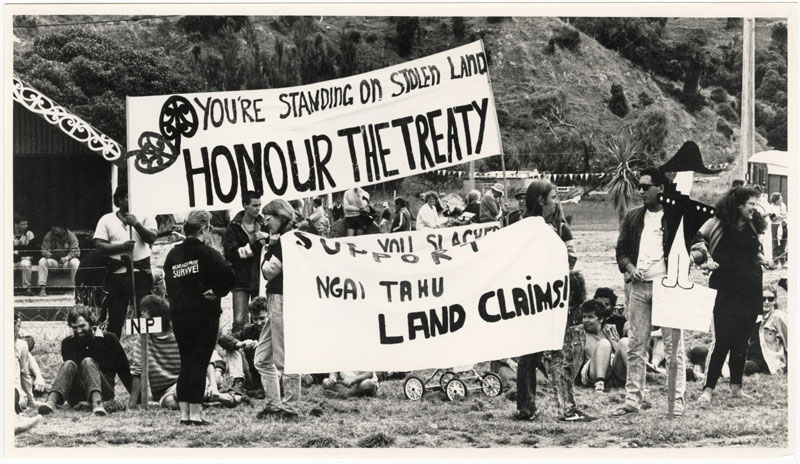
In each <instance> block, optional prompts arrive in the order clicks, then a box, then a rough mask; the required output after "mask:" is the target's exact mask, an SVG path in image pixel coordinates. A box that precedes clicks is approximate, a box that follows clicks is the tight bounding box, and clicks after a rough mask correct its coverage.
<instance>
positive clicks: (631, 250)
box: [617, 206, 669, 280]
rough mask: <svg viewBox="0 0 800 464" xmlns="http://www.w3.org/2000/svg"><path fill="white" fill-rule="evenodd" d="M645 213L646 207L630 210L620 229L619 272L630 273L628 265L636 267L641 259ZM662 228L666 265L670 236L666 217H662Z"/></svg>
mask: <svg viewBox="0 0 800 464" xmlns="http://www.w3.org/2000/svg"><path fill="white" fill-rule="evenodd" d="M644 212H645V207H644V206H639V207H638V208H633V209H630V210H628V212H627V213H625V219H623V221H622V225H621V226H620V228H619V238H618V239H617V267H619V271H620V272H622V273H627V272H628V270H627V269H626V266H627V265H628V264H633V265H634V266H636V263H637V261H638V259H639V242H641V240H642V229H644ZM661 227H662V228H663V229H664V234H663V239H662V243H661V245H662V247H663V249H664V262H665V263H666V261H667V256H669V245H668V242H667V240H668V237H669V234H668V233H667V219H666V216H662V217H661ZM626 280H627V277H626Z"/></svg>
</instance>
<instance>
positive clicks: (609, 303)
mask: <svg viewBox="0 0 800 464" xmlns="http://www.w3.org/2000/svg"><path fill="white" fill-rule="evenodd" d="M594 299H595V300H597V301H599V302H600V303H603V306H605V307H606V310H607V314H609V316H608V317H606V320H605V323H606V324H611V325H613V326H614V327H616V328H617V334H618V335H619V336H621V337H624V336H625V322H627V321H628V319H627V318H626V317H625V311H624V308H625V307H624V306H623V305H620V307H619V309H618V308H617V294H616V293H614V290H611V289H610V288H608V287H600V288H598V289H597V290H595V291H594Z"/></svg>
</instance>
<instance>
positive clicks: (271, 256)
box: [254, 199, 300, 419]
mask: <svg viewBox="0 0 800 464" xmlns="http://www.w3.org/2000/svg"><path fill="white" fill-rule="evenodd" d="M261 213H262V214H263V215H264V217H265V218H266V224H267V226H268V227H269V244H268V245H267V251H266V253H265V254H264V262H263V263H262V264H261V273H262V274H263V276H264V278H265V279H267V313H268V319H267V322H266V324H264V327H263V328H262V329H261V337H259V339H258V345H256V352H255V355H254V358H255V359H254V361H255V367H256V370H258V373H259V374H261V384H262V385H263V386H264V393H265V395H266V404H265V405H264V409H263V410H262V411H261V412H259V413H258V415H257V416H256V417H257V418H258V419H266V418H268V417H270V416H280V417H284V418H288V419H294V418H297V403H298V402H299V401H300V375H298V374H285V373H284V372H283V362H284V359H285V357H284V344H283V251H282V249H281V235H283V234H285V233H286V232H289V231H290V230H292V229H293V228H294V221H293V218H294V211H293V210H292V207H291V206H290V205H289V203H287V202H286V201H284V200H281V199H277V200H272V201H270V202H269V203H267V205H266V206H264V209H263V210H262V212H261ZM295 309H296V308H295ZM281 379H283V398H282V397H281V384H280V382H281Z"/></svg>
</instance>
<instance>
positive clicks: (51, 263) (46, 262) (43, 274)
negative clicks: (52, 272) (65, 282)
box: [39, 258, 81, 287]
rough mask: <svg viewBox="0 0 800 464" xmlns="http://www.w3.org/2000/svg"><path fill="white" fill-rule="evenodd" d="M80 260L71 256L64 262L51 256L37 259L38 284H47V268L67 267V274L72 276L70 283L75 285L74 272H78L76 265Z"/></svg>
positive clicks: (43, 285)
mask: <svg viewBox="0 0 800 464" xmlns="http://www.w3.org/2000/svg"><path fill="white" fill-rule="evenodd" d="M80 265H81V261H80V260H79V259H78V258H72V259H70V260H69V261H67V262H66V263H61V262H59V261H56V260H55V259H53V258H42V259H40V260H39V286H40V287H45V286H46V285H47V276H48V271H49V268H51V267H55V268H62V269H67V268H69V276H70V277H71V278H72V284H73V285H75V274H76V273H77V272H78V266H80Z"/></svg>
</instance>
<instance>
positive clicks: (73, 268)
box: [39, 221, 81, 296]
mask: <svg viewBox="0 0 800 464" xmlns="http://www.w3.org/2000/svg"><path fill="white" fill-rule="evenodd" d="M80 255H81V249H80V245H79V244H78V237H76V236H75V234H73V233H72V231H71V230H69V229H67V228H66V227H64V225H63V224H61V222H60V221H58V222H56V223H54V224H53V227H52V228H51V229H50V231H49V232H47V234H45V236H44V240H42V258H41V259H40V260H39V288H40V290H39V296H45V295H47V291H46V290H45V289H46V288H47V277H48V270H49V269H50V268H52V267H55V268H63V269H69V270H70V279H71V281H72V284H73V285H74V284H75V273H77V272H78V266H80V265H81V261H80V259H78V257H80Z"/></svg>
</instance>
